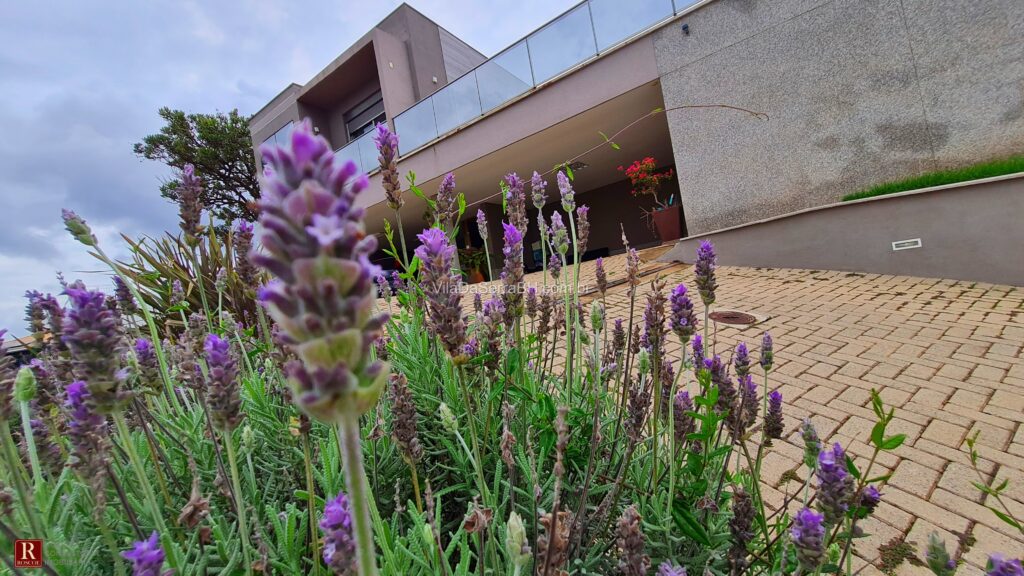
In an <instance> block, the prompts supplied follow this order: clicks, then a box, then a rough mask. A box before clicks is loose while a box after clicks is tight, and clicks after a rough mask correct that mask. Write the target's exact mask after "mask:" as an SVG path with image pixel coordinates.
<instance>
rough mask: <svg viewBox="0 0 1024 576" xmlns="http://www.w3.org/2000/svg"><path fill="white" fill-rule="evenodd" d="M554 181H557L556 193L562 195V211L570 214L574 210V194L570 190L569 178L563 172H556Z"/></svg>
mask: <svg viewBox="0 0 1024 576" xmlns="http://www.w3.org/2000/svg"><path fill="white" fill-rule="evenodd" d="M556 180H557V181H558V191H559V192H560V193H561V194H562V210H565V211H566V212H572V211H573V210H575V209H576V192H575V191H574V190H573V189H572V182H570V181H569V177H568V176H566V175H565V172H564V171H563V170H559V171H558V176H557V177H556Z"/></svg>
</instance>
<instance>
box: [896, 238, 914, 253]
mask: <svg viewBox="0 0 1024 576" xmlns="http://www.w3.org/2000/svg"><path fill="white" fill-rule="evenodd" d="M920 247H921V239H920V238H911V239H910V240H897V241H895V242H893V243H892V251H893V252H897V251H899V250H913V249H914V248H920Z"/></svg>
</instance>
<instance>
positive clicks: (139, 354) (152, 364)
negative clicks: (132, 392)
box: [133, 338, 162, 394]
mask: <svg viewBox="0 0 1024 576" xmlns="http://www.w3.org/2000/svg"><path fill="white" fill-rule="evenodd" d="M133 350H134V352H135V361H136V362H138V364H139V376H140V377H141V378H142V385H143V386H145V387H146V388H148V389H149V392H150V393H151V394H159V393H160V391H161V390H162V387H161V386H160V383H161V382H162V380H161V379H160V365H159V362H158V361H157V358H156V350H155V349H154V348H153V343H152V342H150V341H149V340H148V339H146V338H139V339H137V340H135V347H134V349H133Z"/></svg>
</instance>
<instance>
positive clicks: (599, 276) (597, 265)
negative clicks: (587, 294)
mask: <svg viewBox="0 0 1024 576" xmlns="http://www.w3.org/2000/svg"><path fill="white" fill-rule="evenodd" d="M594 277H595V282H596V283H597V291H598V292H600V294H601V296H604V295H605V293H607V292H608V274H607V273H606V272H605V271H604V258H598V259H597V260H595V261H594Z"/></svg>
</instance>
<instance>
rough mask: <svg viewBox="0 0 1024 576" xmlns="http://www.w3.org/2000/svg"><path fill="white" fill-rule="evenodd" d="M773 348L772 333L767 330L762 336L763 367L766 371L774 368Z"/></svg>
mask: <svg viewBox="0 0 1024 576" xmlns="http://www.w3.org/2000/svg"><path fill="white" fill-rule="evenodd" d="M773 348H774V345H773V344H772V335H771V334H769V333H768V332H765V333H764V336H763V337H761V368H762V369H764V371H765V372H768V371H770V370H771V369H772V364H773V363H774V361H775V354H774V353H773Z"/></svg>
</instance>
